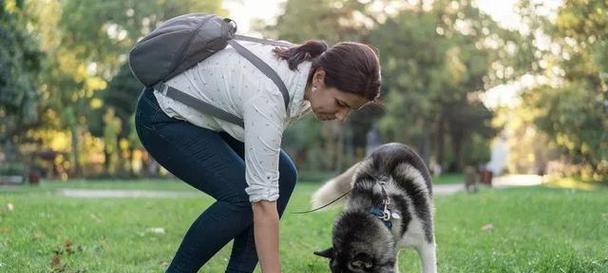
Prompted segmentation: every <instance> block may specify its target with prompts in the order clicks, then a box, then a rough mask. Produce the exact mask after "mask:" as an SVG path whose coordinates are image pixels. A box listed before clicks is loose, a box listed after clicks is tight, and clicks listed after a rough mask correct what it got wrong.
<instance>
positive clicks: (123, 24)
mask: <svg viewBox="0 0 608 273" xmlns="http://www.w3.org/2000/svg"><path fill="white" fill-rule="evenodd" d="M220 4H221V1H219V0H214V1H194V0H170V1H160V2H159V1H152V0H147V1H117V0H110V1H90V0H88V1H80V0H78V1H76V0H67V1H61V2H57V1H46V2H44V3H43V1H40V2H37V1H34V2H32V3H31V6H32V7H31V10H32V13H33V14H35V15H36V17H37V22H36V24H35V27H36V29H37V31H38V32H39V33H40V36H41V40H43V41H44V43H43V48H44V51H45V52H46V53H47V56H49V57H48V58H47V59H45V61H44V65H43V67H44V69H43V71H44V73H43V81H44V85H45V88H44V96H45V97H47V98H48V100H47V101H46V102H47V104H46V107H47V108H48V112H49V113H51V115H53V116H57V117H59V119H60V123H59V125H58V126H59V127H60V128H62V129H65V130H69V131H70V132H71V134H70V135H71V145H72V148H71V153H70V154H71V159H70V161H71V162H72V164H71V165H72V166H73V170H72V172H73V173H74V174H76V175H78V174H79V173H80V166H81V160H80V152H81V150H82V149H81V147H80V137H81V135H83V134H84V132H86V131H87V130H88V124H89V119H92V120H95V119H97V120H102V119H101V116H102V115H103V114H105V111H99V113H100V114H99V115H97V117H95V113H93V112H92V110H95V109H99V108H104V107H107V105H105V104H104V101H103V100H100V99H99V98H105V95H104V96H98V95H97V93H99V92H101V90H105V89H106V88H108V82H110V81H111V80H112V79H113V77H114V76H115V75H116V74H117V73H119V71H120V68H121V66H123V65H124V64H125V61H126V54H127V53H128V51H129V49H130V47H131V46H132V45H133V44H134V43H135V41H137V39H139V38H140V37H141V36H143V35H144V34H146V33H147V32H149V31H151V30H152V29H153V28H154V27H155V26H156V25H158V24H159V23H160V22H162V21H163V20H166V19H168V18H170V17H173V16H176V15H178V14H182V13H187V12H191V11H207V12H219V13H221V12H223V11H222V10H221V9H220ZM122 73H123V75H121V77H124V69H123V72H122ZM121 81H123V82H124V81H125V79H123V78H121ZM126 81H129V80H126ZM131 81H133V82H134V81H135V80H134V79H131ZM114 86H116V85H114ZM122 86H124V87H128V86H131V85H130V84H127V85H124V84H123V85H122ZM114 90H115V91H112V92H116V93H120V92H124V93H130V95H128V96H131V98H135V97H134V96H132V94H133V93H137V92H138V91H139V88H137V90H116V89H114ZM108 92H110V91H108ZM110 97H111V96H110ZM133 102H134V101H133ZM114 109H115V110H116V109H118V110H117V114H118V116H119V117H120V118H121V119H122V120H121V121H122V123H121V124H123V126H124V125H126V124H130V122H128V120H126V119H128V118H130V116H131V115H130V114H128V113H127V114H125V113H124V111H127V112H132V110H131V109H128V110H127V109H125V108H119V107H114ZM100 115H101V116H100ZM102 131H103V129H100V128H97V132H99V133H100V132H102ZM98 136H101V134H99V135H98Z"/></svg>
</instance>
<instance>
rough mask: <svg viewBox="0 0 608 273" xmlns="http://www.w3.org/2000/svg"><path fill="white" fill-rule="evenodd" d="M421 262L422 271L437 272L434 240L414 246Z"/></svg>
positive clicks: (424, 272)
mask: <svg viewBox="0 0 608 273" xmlns="http://www.w3.org/2000/svg"><path fill="white" fill-rule="evenodd" d="M415 248H416V251H417V252H418V256H419V257H420V263H421V264H422V273H437V254H436V252H435V242H432V243H422V244H421V245H418V246H416V247H415Z"/></svg>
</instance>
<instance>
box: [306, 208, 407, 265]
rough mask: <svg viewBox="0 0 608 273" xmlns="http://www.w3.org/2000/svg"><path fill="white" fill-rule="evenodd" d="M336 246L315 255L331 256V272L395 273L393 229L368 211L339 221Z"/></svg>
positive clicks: (353, 213)
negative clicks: (391, 230)
mask: <svg viewBox="0 0 608 273" xmlns="http://www.w3.org/2000/svg"><path fill="white" fill-rule="evenodd" d="M332 241H333V242H332V243H333V246H332V247H330V248H328V249H326V250H323V251H316V252H315V254H316V255H319V256H321V257H325V258H328V259H329V267H330V268H331V272H332V273H394V272H395V260H396V255H397V253H396V249H395V242H394V240H393V238H392V234H391V233H390V231H389V230H388V229H387V228H386V226H384V224H382V222H380V221H379V220H378V219H376V218H375V217H374V216H372V215H370V214H369V213H366V212H346V213H344V214H343V215H341V216H340V217H338V219H337V220H336V223H335V225H334V230H333V238H332Z"/></svg>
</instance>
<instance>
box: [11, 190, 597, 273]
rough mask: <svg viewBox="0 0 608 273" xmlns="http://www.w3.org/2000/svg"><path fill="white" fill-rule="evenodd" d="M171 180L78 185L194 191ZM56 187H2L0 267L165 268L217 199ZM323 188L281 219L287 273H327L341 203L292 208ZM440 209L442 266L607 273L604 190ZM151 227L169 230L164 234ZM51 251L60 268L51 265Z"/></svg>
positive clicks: (491, 194) (501, 193)
mask: <svg viewBox="0 0 608 273" xmlns="http://www.w3.org/2000/svg"><path fill="white" fill-rule="evenodd" d="M166 183H167V182H158V181H157V182H137V183H124V184H123V183H115V182H105V183H99V184H97V183H93V184H90V185H88V184H84V183H82V184H81V185H80V186H79V187H90V188H107V187H108V184H111V185H112V186H115V187H113V188H127V189H134V188H138V189H140V188H143V189H154V190H159V189H170V190H189V188H188V187H187V186H183V185H181V184H179V183H172V184H166ZM68 185H70V187H72V185H73V184H72V183H69V184H68ZM58 187H59V186H57V185H55V184H50V185H47V184H44V185H42V186H41V187H40V188H31V187H24V188H23V189H21V190H15V189H13V190H11V191H5V190H3V191H1V192H0V272H10V273H19V272H27V273H30V272H65V273H76V272H80V273H83V272H87V273H91V272H121V273H123V272H134V273H135V272H138V273H139V272H163V270H164V268H165V267H166V265H167V263H168V262H169V261H170V260H171V257H172V255H173V254H174V251H175V250H176V249H177V247H178V244H179V242H180V240H181V238H182V236H183V234H184V233H185V231H186V230H187V228H188V227H189V225H190V223H191V222H192V221H193V220H194V219H195V218H196V217H197V216H198V215H199V214H200V213H201V212H202V211H203V210H204V209H205V208H206V207H207V206H208V205H209V204H210V203H211V201H212V200H211V199H210V198H208V197H179V198H141V199H103V198H102V199H77V198H67V197H61V196H58V195H56V194H54V193H53V190H55V189H57V188H58ZM316 187H318V184H312V183H300V184H299V185H298V186H297V188H296V192H295V194H294V196H293V198H292V201H291V203H290V205H289V207H288V211H287V212H286V214H285V215H284V218H283V220H282V222H281V262H282V265H283V272H285V273H292V272H298V273H306V272H328V270H327V262H326V261H325V260H323V259H321V258H319V257H316V256H314V255H312V252H313V251H314V250H319V249H324V248H325V247H327V246H329V244H330V233H331V225H332V222H333V219H334V218H335V216H336V215H337V214H338V213H339V209H333V210H330V211H327V212H322V213H313V214H305V215H296V214H293V212H295V211H302V210H306V209H308V197H309V196H310V194H311V193H312V192H313V191H314V190H315V189H316ZM11 188H12V187H11ZM9 203H10V204H12V207H13V209H12V210H9V209H8V204H9ZM435 207H436V237H437V244H438V258H439V272H446V273H448V272H449V273H451V272H462V273H465V272H466V273H473V272H484V273H485V272H490V273H493V272H496V273H498V272H501V273H502V272H505V273H507V272H517V273H519V272H521V273H524V272H525V273H532V272H546V273H560V272H569V273H570V272H577V273H578V272H580V273H594V272H595V273H608V191H607V190H605V189H601V190H597V191H594V192H586V191H573V190H563V189H547V188H519V189H508V190H491V189H484V190H482V191H481V192H480V193H479V194H473V195H469V194H464V193H462V194H456V195H452V196H444V197H437V199H436V200H435ZM484 227H485V228H484ZM148 228H163V229H164V230H165V234H154V233H151V232H148V231H146V230H147V229H148ZM68 240H69V241H70V242H71V244H72V245H71V246H67V245H69V243H68V244H67V245H66V241H68ZM54 256H57V257H58V258H59V261H60V263H59V265H58V266H57V265H56V266H52V265H51V264H52V260H53V257H54ZM57 257H56V258H57ZM228 257H229V246H228V247H226V248H224V249H223V250H222V251H220V253H219V254H218V255H216V256H215V257H214V258H213V259H212V260H211V261H210V262H209V263H208V264H207V265H206V266H205V267H204V268H203V269H202V270H201V271H200V272H223V271H224V267H225V265H226V263H227V262H226V261H227V258H228ZM56 262H57V260H56ZM56 264H57V263H56ZM400 267H401V272H402V273H413V272H419V263H418V260H417V256H416V254H415V252H414V251H411V250H406V251H402V252H401V257H400ZM258 272H259V271H258Z"/></svg>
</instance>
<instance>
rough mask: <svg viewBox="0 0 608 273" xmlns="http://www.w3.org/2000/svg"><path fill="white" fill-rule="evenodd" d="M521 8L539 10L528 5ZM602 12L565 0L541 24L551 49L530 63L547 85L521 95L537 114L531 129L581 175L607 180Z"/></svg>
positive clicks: (594, 5) (607, 80)
mask: <svg viewBox="0 0 608 273" xmlns="http://www.w3.org/2000/svg"><path fill="white" fill-rule="evenodd" d="M521 6H522V9H524V10H534V9H535V8H538V7H537V6H535V5H533V4H531V3H530V2H529V1H522V2H521ZM607 12H608V3H607V2H606V1H602V0H595V1H577V0H567V1H565V2H564V3H563V5H562V6H560V7H559V10H558V12H557V18H556V19H555V21H554V22H553V23H550V22H548V21H546V20H545V21H542V24H541V26H542V27H541V28H540V29H541V30H542V31H543V32H544V33H545V35H547V37H548V40H549V47H550V48H551V49H552V50H550V51H549V50H547V51H544V52H543V53H544V54H537V58H536V60H535V61H536V63H537V66H538V67H540V68H541V69H542V70H541V73H542V75H543V76H545V78H546V79H548V82H550V84H544V85H540V86H536V87H534V88H530V89H528V90H526V91H525V92H524V94H523V101H524V107H529V108H530V109H534V111H536V112H538V115H537V116H536V118H535V119H534V123H535V125H536V126H537V127H538V128H539V129H540V130H542V131H543V132H544V133H546V134H547V135H548V137H549V138H550V139H551V140H552V141H553V142H554V143H555V144H556V145H557V146H558V147H559V148H560V149H561V150H562V151H563V152H564V155H565V156H566V159H567V161H569V162H570V163H573V164H576V165H578V166H579V167H580V168H579V173H580V174H582V175H584V176H585V177H588V178H592V179H594V180H605V179H606V178H607V177H608V161H607V160H606V158H608V76H607V75H608V72H607V71H608V57H607V55H606V52H608V43H606V41H608V28H607V26H608V17H606V16H605V14H606V13H607ZM529 14H532V13H528V14H527V15H528V16H527V18H528V19H529V20H530V21H532V22H538V20H536V21H535V19H536V17H534V16H529Z"/></svg>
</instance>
